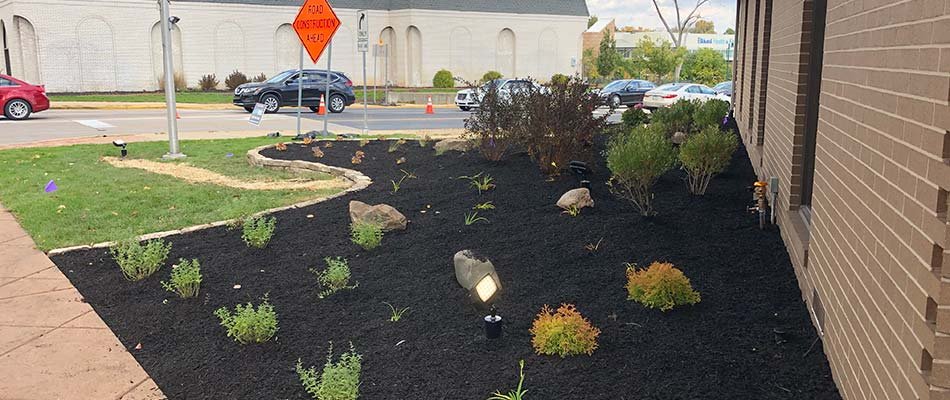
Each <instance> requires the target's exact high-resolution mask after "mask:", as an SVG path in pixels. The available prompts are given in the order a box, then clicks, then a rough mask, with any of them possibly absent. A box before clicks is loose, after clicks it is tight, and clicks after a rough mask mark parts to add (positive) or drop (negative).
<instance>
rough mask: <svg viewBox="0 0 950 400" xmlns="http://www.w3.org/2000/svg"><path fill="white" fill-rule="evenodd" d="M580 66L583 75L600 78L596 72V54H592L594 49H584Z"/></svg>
mask: <svg viewBox="0 0 950 400" xmlns="http://www.w3.org/2000/svg"><path fill="white" fill-rule="evenodd" d="M581 68H582V72H583V73H584V76H585V77H587V78H590V79H597V78H600V74H598V73H597V56H595V55H594V49H584V57H583V58H582V61H581Z"/></svg>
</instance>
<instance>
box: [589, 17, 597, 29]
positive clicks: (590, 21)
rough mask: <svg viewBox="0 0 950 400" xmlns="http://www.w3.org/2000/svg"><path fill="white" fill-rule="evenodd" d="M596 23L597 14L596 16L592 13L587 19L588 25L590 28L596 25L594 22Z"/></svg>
mask: <svg viewBox="0 0 950 400" xmlns="http://www.w3.org/2000/svg"><path fill="white" fill-rule="evenodd" d="M596 23H597V16H596V15H591V16H590V18H588V19H587V27H588V28H590V27H592V26H594V24H596Z"/></svg>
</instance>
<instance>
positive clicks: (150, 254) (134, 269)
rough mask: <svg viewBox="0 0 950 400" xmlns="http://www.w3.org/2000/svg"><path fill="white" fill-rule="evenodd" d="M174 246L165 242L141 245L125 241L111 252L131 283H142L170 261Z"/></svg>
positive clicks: (133, 241) (132, 241)
mask: <svg viewBox="0 0 950 400" xmlns="http://www.w3.org/2000/svg"><path fill="white" fill-rule="evenodd" d="M171 249H172V245H171V244H170V243H168V244H166V243H165V242H164V241H163V240H161V239H158V240H150V241H148V242H146V243H145V244H141V243H139V242H138V241H136V240H134V239H130V240H125V241H121V242H119V243H117V244H116V245H115V246H113V247H112V248H111V249H110V250H109V252H110V253H112V259H114V260H115V262H116V264H119V269H121V270H122V274H123V275H125V279H128V280H130V281H140V280H142V279H145V278H148V277H149V276H151V275H152V274H154V273H155V271H158V269H159V268H161V267H162V264H164V263H165V260H166V259H168V253H169V252H170V251H171Z"/></svg>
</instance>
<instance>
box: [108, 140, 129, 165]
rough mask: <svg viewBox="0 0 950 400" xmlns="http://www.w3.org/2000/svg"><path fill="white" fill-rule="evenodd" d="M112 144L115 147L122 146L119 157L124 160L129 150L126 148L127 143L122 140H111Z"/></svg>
mask: <svg viewBox="0 0 950 400" xmlns="http://www.w3.org/2000/svg"><path fill="white" fill-rule="evenodd" d="M112 145H113V146H115V147H121V148H122V152H121V154H122V158H121V159H122V160H125V157H126V156H128V155H129V150H128V149H127V148H126V147H127V146H128V145H129V144H128V143H126V142H125V141H124V140H113V141H112Z"/></svg>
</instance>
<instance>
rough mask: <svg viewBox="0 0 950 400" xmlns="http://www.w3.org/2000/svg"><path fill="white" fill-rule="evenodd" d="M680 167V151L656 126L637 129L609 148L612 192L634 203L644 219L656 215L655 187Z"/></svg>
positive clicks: (608, 165) (610, 144) (614, 138)
mask: <svg viewBox="0 0 950 400" xmlns="http://www.w3.org/2000/svg"><path fill="white" fill-rule="evenodd" d="M675 163H676V151H675V150H673V145H672V144H671V143H670V141H669V139H667V138H666V135H665V133H664V132H663V131H662V130H660V129H658V128H656V127H653V126H649V127H639V128H634V129H633V130H632V131H630V132H628V133H622V134H620V135H617V136H615V137H613V139H611V141H610V143H609V145H608V146H607V168H609V169H610V172H611V173H612V176H611V178H610V181H609V184H610V189H611V191H613V192H614V193H615V194H617V195H618V196H620V197H622V198H624V199H627V200H630V201H631V202H633V204H634V205H636V206H637V208H638V209H639V210H640V214H641V215H643V216H650V215H654V214H655V212H654V211H653V184H654V183H656V180H657V179H659V178H660V176H662V175H663V174H664V173H666V172H667V171H669V170H670V169H671V168H673V165H674V164H675Z"/></svg>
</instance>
